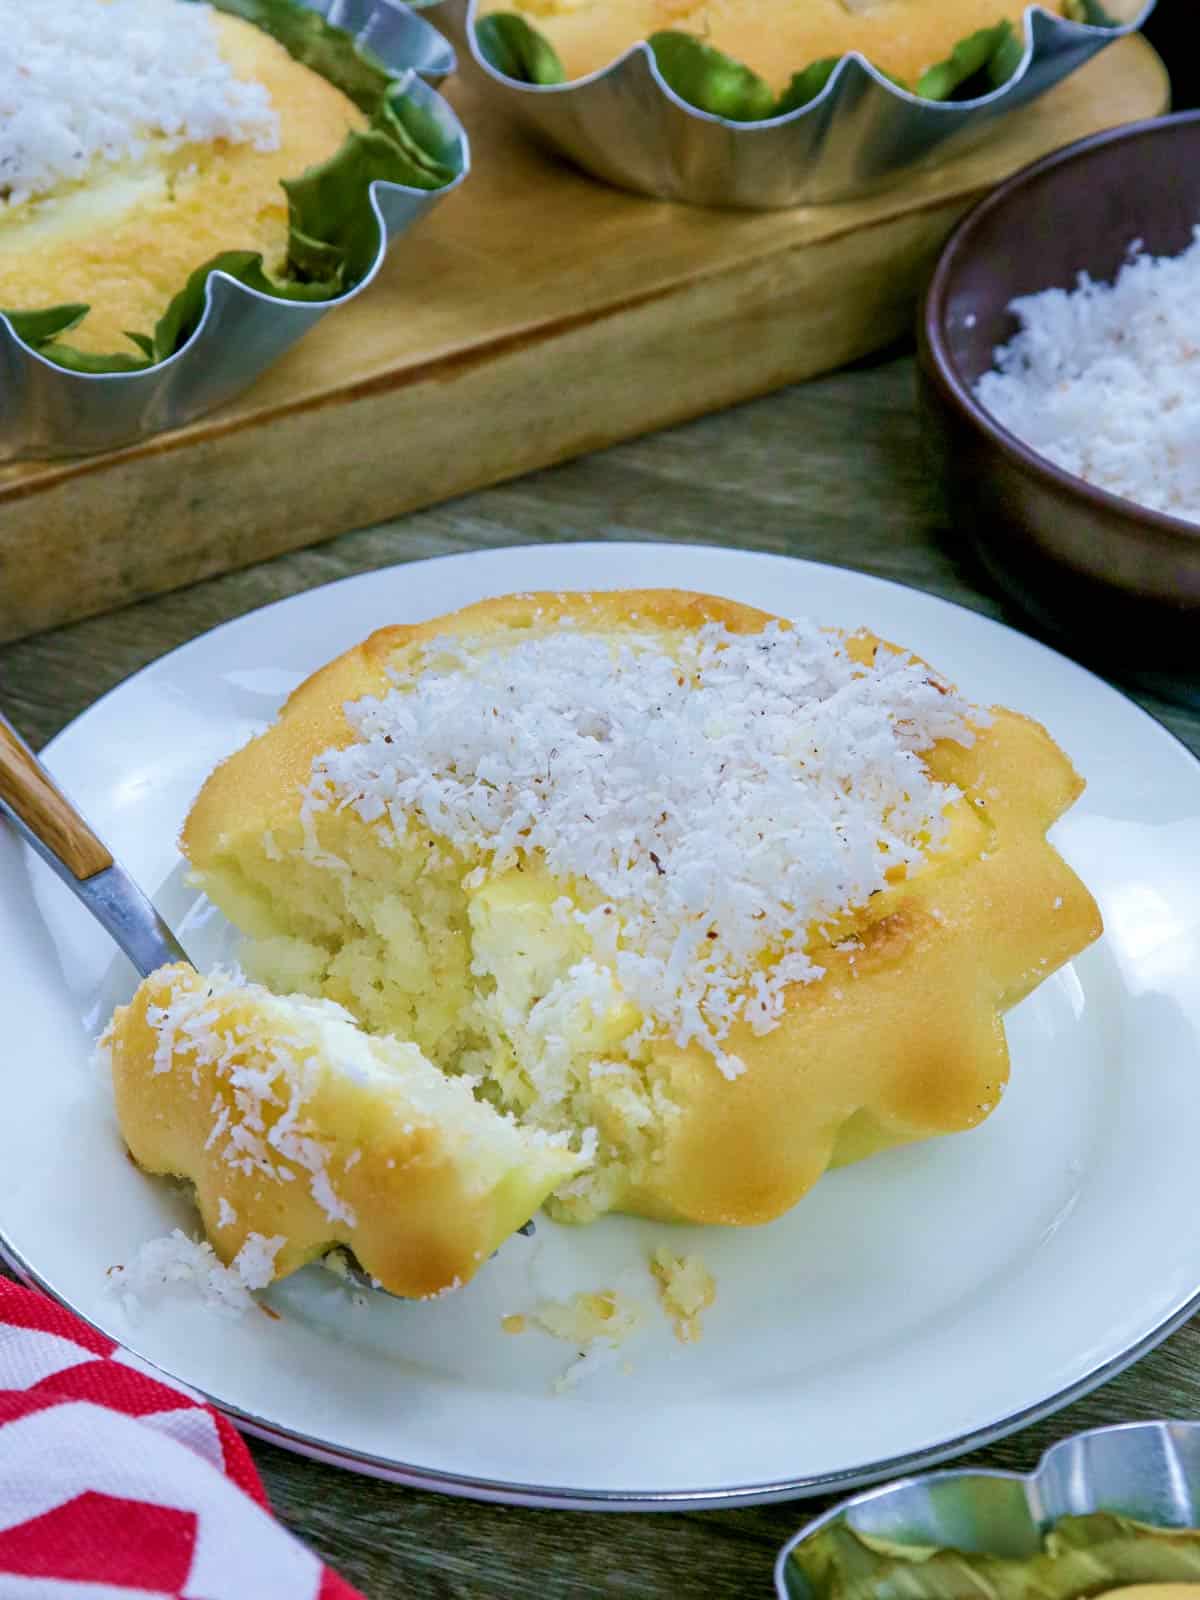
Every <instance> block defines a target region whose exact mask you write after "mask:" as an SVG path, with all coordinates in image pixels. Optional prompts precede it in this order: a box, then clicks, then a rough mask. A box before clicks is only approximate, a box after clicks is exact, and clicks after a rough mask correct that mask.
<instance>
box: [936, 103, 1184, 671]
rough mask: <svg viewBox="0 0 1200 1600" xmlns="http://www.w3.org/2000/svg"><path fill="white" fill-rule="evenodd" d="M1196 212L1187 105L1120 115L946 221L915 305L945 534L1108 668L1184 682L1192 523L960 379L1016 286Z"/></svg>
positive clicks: (1097, 258)
mask: <svg viewBox="0 0 1200 1600" xmlns="http://www.w3.org/2000/svg"><path fill="white" fill-rule="evenodd" d="M1197 223H1200V112H1187V113H1185V114H1182V115H1177V116H1172V117H1159V118H1156V119H1155V120H1154V121H1152V122H1140V123H1133V124H1131V125H1129V126H1128V127H1124V128H1119V129H1117V130H1115V131H1114V132H1111V133H1103V134H1099V135H1097V136H1095V137H1093V138H1090V139H1084V140H1082V141H1081V142H1080V143H1078V144H1074V145H1069V146H1068V147H1067V148H1066V149H1065V150H1060V151H1058V152H1057V153H1055V154H1054V155H1051V156H1048V157H1046V158H1045V159H1044V160H1042V161H1038V162H1036V163H1035V164H1034V165H1033V166H1031V167H1026V168H1025V170H1024V171H1023V172H1019V173H1018V174H1017V175H1016V176H1015V177H1013V178H1010V179H1009V180H1008V182H1007V183H1004V184H1002V185H1001V186H1000V188H998V189H996V190H994V191H993V192H992V193H991V194H990V195H988V197H987V198H986V199H985V200H983V201H982V202H981V203H980V204H979V205H978V206H976V207H975V209H974V210H973V211H971V212H970V213H969V215H968V216H967V217H966V218H964V220H963V221H962V222H961V223H960V224H959V225H958V227H957V228H956V229H955V231H954V233H953V234H952V235H951V236H950V239H949V241H948V242H947V244H946V246H945V248H944V250H943V251H942V254H941V257H940V258H939V260H938V264H937V267H936V268H935V270H934V274H933V278H932V281H931V282H930V285H929V288H928V290H927V292H926V296H925V300H924V304H923V306H922V311H921V317H920V325H919V329H918V338H919V343H920V371H921V399H922V403H923V408H924V412H925V417H926V431H927V433H928V435H929V438H930V441H931V443H932V444H933V445H934V446H935V448H936V450H937V454H938V457H939V460H940V463H941V468H942V472H943V475H944V479H945V483H946V487H947V492H948V497H949V501H950V506H951V509H952V511H953V513H954V517H955V522H956V537H957V536H960V535H965V536H966V537H967V538H968V539H969V540H971V541H972V542H973V544H974V547H975V549H976V551H977V553H978V555H979V556H980V557H981V558H982V561H983V563H984V565H985V566H986V568H987V570H988V571H989V572H990V574H991V575H992V576H993V577H994V578H995V580H996V581H997V582H998V583H999V584H1000V585H1001V586H1002V587H1003V588H1004V589H1005V590H1007V592H1008V593H1009V594H1010V595H1012V596H1013V597H1014V598H1015V599H1016V600H1017V601H1018V602H1019V604H1020V605H1021V606H1022V607H1024V608H1025V610H1027V611H1028V612H1030V613H1031V614H1032V615H1034V616H1035V617H1036V618H1037V619H1038V621H1039V622H1040V623H1041V624H1042V625H1043V627H1045V628H1048V629H1049V630H1051V631H1052V632H1054V633H1058V634H1065V635H1068V636H1070V637H1073V638H1074V639H1076V640H1077V641H1078V642H1079V643H1080V644H1081V645H1082V646H1083V647H1084V649H1085V650H1086V651H1087V652H1088V653H1089V654H1092V655H1094V656H1096V657H1097V658H1098V659H1099V660H1100V661H1102V662H1103V663H1104V664H1107V665H1110V666H1112V667H1113V668H1114V670H1117V671H1127V672H1133V673H1136V674H1141V675H1145V674H1147V673H1149V674H1165V675H1168V676H1179V677H1181V678H1182V679H1183V680H1184V681H1183V682H1182V683H1181V684H1179V685H1177V686H1176V689H1175V691H1174V692H1175V693H1177V694H1182V696H1183V697H1184V698H1193V697H1194V694H1195V692H1196V691H1200V655H1198V653H1197V643H1198V641H1200V525H1198V524H1195V523H1190V522H1185V521H1183V520H1182V519H1181V518H1179V517H1172V516H1167V515H1165V514H1163V513H1161V512H1157V511H1151V510H1148V509H1147V508H1146V507H1144V506H1139V505H1136V504H1135V503H1134V502H1132V501H1130V500H1124V499H1121V498H1120V497H1119V496H1117V495H1113V494H1109V493H1107V492H1106V491H1105V490H1103V489H1096V488H1093V487H1092V486H1091V485H1090V484H1088V483H1085V482H1084V481H1083V479H1081V478H1077V477H1075V476H1073V475H1072V474H1071V473H1068V472H1064V471H1062V469H1061V468H1059V467H1056V466H1054V465H1053V464H1052V463H1051V462H1049V461H1047V460H1046V459H1045V458H1044V457H1043V456H1040V455H1038V454H1037V453H1036V452H1035V451H1033V450H1031V449H1030V448H1029V446H1028V445H1025V444H1022V443H1021V441H1020V440H1019V439H1017V438H1016V437H1015V436H1014V435H1013V434H1011V433H1009V432H1008V430H1007V429H1006V428H1003V427H1002V426H1001V425H1000V424H999V423H998V422H997V421H995V420H994V419H993V418H992V417H991V416H990V414H989V413H988V412H987V411H985V410H984V409H983V407H982V406H981V405H980V404H979V402H978V401H977V400H976V399H975V398H974V396H973V394H972V392H971V391H972V388H973V387H974V384H975V383H976V381H977V380H978V379H979V378H980V376H981V375H982V374H983V373H984V372H986V371H987V370H988V368H989V367H990V366H991V365H992V357H993V351H994V350H995V348H996V346H997V345H1001V344H1004V343H1006V342H1007V341H1008V340H1009V339H1010V338H1011V337H1012V335H1013V334H1014V333H1015V332H1016V331H1017V322H1016V318H1015V317H1013V316H1012V314H1011V313H1010V312H1009V310H1008V306H1009V304H1010V303H1011V302H1012V300H1013V299H1014V298H1015V297H1017V296H1018V295H1024V294H1031V293H1035V292H1037V291H1038V290H1040V289H1048V288H1053V287H1057V288H1063V289H1069V288H1073V287H1074V284H1075V280H1076V277H1077V275H1078V274H1079V273H1080V272H1081V271H1087V272H1088V273H1090V274H1091V276H1092V277H1093V278H1097V279H1104V280H1109V281H1111V279H1112V278H1113V277H1115V275H1116V273H1117V271H1118V270H1119V269H1120V267H1121V264H1122V262H1123V261H1124V260H1125V257H1126V254H1127V252H1128V249H1129V246H1130V244H1131V243H1132V241H1134V240H1135V239H1141V240H1142V242H1143V244H1144V246H1145V248H1146V249H1147V250H1148V251H1149V252H1151V253H1152V254H1155V255H1176V254H1178V253H1179V252H1180V251H1182V250H1183V249H1185V248H1186V246H1187V245H1188V244H1189V243H1190V242H1191V239H1192V232H1193V229H1194V228H1195V227H1196V225H1197Z"/></svg>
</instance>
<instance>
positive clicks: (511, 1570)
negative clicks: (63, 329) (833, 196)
mask: <svg viewBox="0 0 1200 1600" xmlns="http://www.w3.org/2000/svg"><path fill="white" fill-rule="evenodd" d="M912 385H913V374H912V362H911V360H910V358H909V357H908V355H907V354H904V353H901V354H898V355H895V354H894V355H891V356H888V357H886V358H884V359H881V360H879V361H877V362H874V363H871V364H869V365H865V366H861V367H859V368H856V369H854V370H852V371H847V372H842V373H839V374H836V375H835V376H832V377H828V378H824V379H821V380H819V381H816V382H812V383H808V384H805V385H802V386H799V387H797V388H794V389H790V390H786V391H784V392H782V393H780V394H777V395H774V396H771V397H770V398H768V399H765V400H761V401H757V402H755V403H754V404H751V405H746V406H742V407H740V408H739V409H737V410H734V411H730V412H727V413H724V414H723V415H720V416H716V417H712V418H708V419H706V420H704V421H701V422H697V423H693V424H690V425H689V426H687V427H683V428H677V429H674V430H672V431H671V432H668V433H664V434H659V435H657V436H655V437H652V438H648V439H644V440H639V441H636V442H633V443H630V444H626V445H622V446H620V447H618V448H616V449H613V450H610V451H608V452H606V453H604V454H601V455H595V456H591V457H587V458H585V459H583V460H580V461H576V462H573V463H570V464H568V465H566V466H563V467H558V468H555V469H554V470H552V471H548V472H544V473H540V474H538V475H537V476H534V477H530V478H525V479H522V480H520V481H518V482H516V483H512V484H507V485H503V486H501V487H499V488H495V489H490V490H487V491H485V492H483V493H480V494H475V495H472V496H470V497H469V498H467V499H464V500H460V501H457V502H454V503H452V504H450V505H445V506H440V507H437V508H435V509H433V510H430V511H426V512H423V513H421V514H420V515H417V516H411V517H408V518H405V519H404V520H403V521H400V522H395V523H388V524H385V525H383V526H381V527H377V528H370V529H365V530H363V531H361V532H357V533H351V534H347V535H345V536H344V537H343V538H340V539H338V540H335V541H334V542H333V543H331V544H327V545H324V546H322V547H320V548H318V549H315V550H309V551H305V552H301V553H300V554H297V555H291V556H286V557H284V558H282V559H281V560H278V561H274V562H270V563H267V564H265V565H262V566H258V567H253V568H251V569H249V570H247V571H245V572H240V573H235V574H232V575H230V576H228V577H224V578H219V579H216V580H214V581H212V582H209V583H204V584H200V585H198V586H197V587H195V588H192V589H187V590H183V591H181V592H179V593H177V594H173V595H168V596H166V597H165V598H161V599H156V600H152V601H148V602H146V603H145V604H143V605H138V606H133V607H131V608H129V609H128V610H125V611H121V612H117V613H115V614H113V615H110V616H107V617H100V618H96V619H94V620H92V621H88V622H84V623H80V624H77V625H76V626H74V627H70V628H64V629H61V630H59V631H57V632H54V633H49V634H44V635H42V636H40V637H37V638H33V639H28V640H25V641H22V642H20V643H18V644H14V645H9V646H7V647H5V648H3V649H0V704H2V705H3V706H4V707H5V709H6V711H7V712H8V713H9V715H10V716H11V717H12V719H13V720H14V721H15V722H16V723H17V724H18V726H19V727H20V728H21V729H22V730H23V731H24V732H25V733H26V734H27V736H28V737H29V738H30V739H31V740H32V741H33V742H34V743H35V744H38V745H40V744H42V743H44V742H45V741H46V740H47V739H49V738H50V737H51V736H52V735H53V734H55V733H56V732H57V731H58V729H59V728H61V727H62V726H63V725H64V724H65V723H66V722H68V721H70V719H71V718H72V717H74V716H76V715H77V714H78V713H79V712H81V711H82V710H83V709H84V708H85V707H86V706H87V705H89V704H90V703H91V702H92V701H93V700H95V699H96V698H97V697H98V696H99V695H101V694H103V693H104V692H105V691H106V690H108V689H111V688H112V687H113V686H114V685H115V684H117V683H120V682H121V680H122V679H123V678H125V677H127V676H128V675H129V674H130V673H132V672H136V671H137V670H138V669H139V668H140V667H143V666H145V665H146V663H147V662H150V661H152V660H154V658H155V657H156V656H159V655H161V654H162V653H163V652H164V651H166V650H170V649H172V648H173V647H174V646H176V645H179V644H182V643H184V642H185V641H186V640H188V639H191V638H193V637H194V636H195V635H196V634H198V633H200V632H202V631H203V630H204V629H206V628H209V627H212V626H213V625H214V624H215V623H219V622H223V621H225V620H226V619H227V618H230V617H235V616H239V615H241V614H242V613H243V612H246V611H249V610H251V609H252V608H253V607H255V606H259V605H263V604H265V603H266V602H268V601H272V600H278V599H281V598H283V597H284V596H286V595H291V594H296V593H299V592H300V591H301V590H304V589H309V588H312V587H313V586H314V585H317V584H321V583H326V582H328V581H329V580H331V579H334V578H341V577H346V576H348V575H349V574H352V573H359V572H367V571H370V570H371V569H372V568H376V567H382V566H387V565H391V564H392V563H395V562H403V561H413V560H419V559H420V558H422V557H425V556H439V555H447V554H451V553H454V552H456V551H465V550H478V549H483V548H491V547H497V546H503V545H511V544H526V543H535V542H538V541H547V540H572V539H578V540H585V539H587V540H590V539H596V538H611V539H646V540H655V539H660V540H677V541H680V542H684V543H715V544H723V545H732V546H737V547H739V548H742V549H746V550H767V551H771V552H775V553H779V554H790V555H797V556H807V557H810V558H813V559H816V560H819V561H829V562H835V563H838V564H840V565H844V566H849V567H855V568H858V569H860V570H862V571H864V572H871V573H875V574H877V575H878V576H880V577H884V578H892V579H896V580H898V581H900V582H902V583H908V584H912V585H914V586H915V587H917V588H921V589H927V590H929V591H930V592H932V593H934V594H938V595H942V596H944V597H945V598H946V599H949V600H954V601H957V602H959V603H960V604H962V605H966V606H969V607H971V608H973V609H975V610H977V611H982V612H985V613H987V614H988V615H991V616H1001V617H1006V616H1009V619H1010V620H1014V619H1012V618H1011V617H1010V614H1009V613H1008V612H1007V611H1006V609H1005V607H1004V606H1003V605H1002V603H1001V602H1000V601H999V600H998V599H997V598H996V597H995V596H994V595H993V594H992V593H990V592H989V591H987V590H986V589H985V588H984V587H983V586H982V584H981V580H980V579H979V578H978V577H977V575H976V574H975V572H974V571H973V569H972V567H971V564H970V562H969V560H968V558H967V555H966V552H965V550H964V549H963V548H962V546H961V543H960V541H959V539H958V538H957V536H956V535H955V532H954V530H953V529H952V528H951V527H950V526H949V525H948V520H947V516H946V512H945V508H944V506H943V504H942V501H941V498H940V495H939V492H938V489H937V486H936V484H935V483H933V482H932V481H931V480H930V477H929V474H928V472H927V469H926V466H925V461H924V457H923V453H922V449H921V443H920V439H919V437H918V429H917V422H916V417H915V414H914V409H913V404H912ZM1144 703H1146V704H1147V705H1148V706H1149V709H1150V710H1152V711H1153V712H1154V713H1155V714H1156V715H1157V716H1159V717H1160V718H1161V719H1162V721H1164V722H1165V723H1166V724H1167V726H1168V727H1170V728H1171V729H1172V730H1173V731H1174V732H1175V733H1177V734H1178V735H1179V736H1180V737H1181V738H1182V739H1184V740H1185V741H1186V742H1187V743H1188V744H1189V745H1190V746H1191V748H1192V749H1193V750H1195V751H1198V752H1200V715H1198V714H1196V713H1193V712H1187V711H1182V710H1178V709H1173V708H1170V707H1167V706H1164V705H1162V704H1160V703H1157V702H1152V701H1149V700H1146V701H1145V702H1144ZM1163 1416H1177V1417H1200V1319H1197V1321H1196V1322H1193V1323H1192V1324H1190V1325H1188V1326H1187V1327H1184V1328H1182V1329H1181V1330H1179V1331H1178V1332H1177V1333H1175V1335H1174V1336H1173V1337H1172V1338H1171V1339H1169V1340H1168V1341H1167V1342H1166V1343H1165V1344H1164V1345H1162V1346H1161V1347H1160V1348H1159V1349H1158V1350H1156V1351H1154V1352H1153V1353H1152V1354H1150V1355H1148V1356H1147V1357H1145V1358H1144V1359H1143V1360H1142V1361H1141V1362H1139V1363H1138V1364H1137V1365H1136V1366H1135V1367H1133V1368H1132V1369H1130V1370H1129V1371H1128V1372H1126V1373H1124V1374H1123V1375H1121V1376H1120V1377H1118V1378H1115V1379H1114V1380H1113V1381H1111V1382H1110V1383H1108V1384H1107V1385H1106V1386H1105V1387H1103V1388H1102V1389H1100V1390H1098V1391H1097V1392H1096V1393H1094V1394H1093V1395H1091V1396H1090V1397H1088V1398H1087V1399H1084V1400H1081V1401H1079V1402H1078V1403H1077V1404H1075V1405H1073V1406H1071V1407H1070V1408H1069V1409H1067V1410H1066V1411H1063V1412H1061V1413H1059V1414H1058V1415H1057V1416H1055V1417H1052V1418H1050V1419H1049V1420H1046V1421H1043V1422H1040V1423H1038V1424H1037V1425H1035V1426H1033V1427H1030V1428H1026V1429H1025V1430H1023V1431H1022V1432H1019V1433H1017V1434H1015V1435H1014V1436H1012V1437H1011V1438H1009V1439H1008V1440H1006V1441H1004V1442H1002V1443H1000V1444H997V1445H995V1446H993V1447H991V1448H990V1449H987V1450H984V1451H981V1452H980V1453H979V1454H978V1455H977V1456H975V1457H972V1458H971V1459H972V1460H976V1461H981V1462H986V1463H989V1464H992V1465H998V1466H1004V1467H1011V1468H1019V1469H1026V1468H1029V1467H1031V1466H1032V1465H1033V1463H1034V1462H1035V1461H1036V1459H1037V1457H1038V1455H1039V1454H1040V1452H1041V1451H1042V1450H1044V1449H1045V1448H1046V1447H1047V1446H1048V1445H1049V1444H1051V1443H1053V1442H1054V1441H1055V1440H1056V1439H1059V1438H1062V1437H1063V1436H1064V1435H1065V1434H1068V1433H1071V1432H1074V1431H1076V1430H1078V1429H1080V1428H1085V1427H1090V1426H1095V1425H1097V1424H1101V1423H1109V1422H1119V1421H1126V1420H1130V1419H1134V1418H1144V1417H1163ZM252 1449H253V1451H254V1455H255V1457H256V1459H257V1461H258V1463H259V1466H260V1467H261V1469H262V1472H263V1476H264V1478H265V1480H266V1484H267V1488H268V1491H269V1493H270V1495H271V1498H272V1500H273V1502H274V1504H275V1507H276V1509H277V1510H278V1512H279V1514H280V1516H281V1517H282V1518H283V1520H284V1521H285V1522H286V1523H287V1524H288V1525H289V1526H290V1527H291V1528H293V1529H294V1530H295V1531H296V1532H297V1533H298V1534H299V1535H300V1536H301V1537H303V1538H304V1539H306V1540H308V1541H309V1542H310V1543H311V1544H312V1545H313V1546H314V1547H315V1548H316V1549H317V1550H318V1551H319V1552H320V1553H321V1554H322V1555H323V1556H325V1557H326V1558H327V1559H328V1560H329V1561H330V1562H332V1563H333V1564H334V1565H336V1566H337V1567H338V1568H339V1569H340V1571H341V1572H342V1573H343V1574H344V1575H345V1576H346V1577H347V1578H349V1579H350V1580H351V1581H352V1582H354V1583H356V1584H358V1585H359V1586H360V1587H361V1589H362V1590H363V1592H364V1593H365V1594H366V1595H367V1596H369V1597H370V1600H401V1597H403V1600H410V1597H413V1600H415V1597H424V1596H439V1597H441V1596H444V1597H449V1596H454V1597H470V1600H501V1597H510V1596H514V1595H530V1596H536V1597H539V1600H564V1597H568V1596H569V1597H575V1596H580V1597H589V1596H597V1597H601V1596H613V1597H622V1600H630V1597H646V1600H651V1597H653V1600H676V1597H678V1600H683V1597H686V1596H693V1595H694V1596H703V1597H705V1600H733V1597H735V1596H765V1595H769V1594H770V1593H771V1567H772V1563H773V1561H774V1557H775V1554H776V1551H777V1550H778V1548H779V1546H780V1545H781V1544H782V1543H783V1541H784V1540H785V1539H786V1538H787V1537H788V1536H789V1535H790V1534H791V1533H792V1532H794V1531H795V1529H796V1528H798V1527H799V1526H800V1525H801V1524H802V1523H804V1522H805V1521H806V1520H807V1519H808V1518H810V1517H812V1516H813V1515H814V1514H815V1513H816V1512H817V1511H818V1510H819V1509H821V1507H822V1504H823V1503H822V1502H817V1501H795V1502H792V1503H790V1504H784V1505H776V1506H770V1507H763V1508H758V1509H747V1510H740V1511H727V1512H697V1513H694V1514H687V1513H684V1514H669V1515H653V1516H637V1515H623V1516H614V1515H590V1514H581V1513H568V1512H553V1511H527V1510H521V1509H506V1508H503V1507H498V1506H487V1505H476V1504H473V1503H471V1502H468V1501H461V1500H451V1499H447V1498H442V1497H441V1496H438V1495H433V1494H425V1493H412V1492H409V1491H407V1490H404V1489H400V1488H396V1487H394V1486H391V1485H388V1484H384V1483H378V1482H374V1481H372V1480H370V1479H366V1478H358V1477H353V1476H350V1475H349V1474H345V1473H340V1472H337V1471H335V1470H333V1469H332V1468H329V1467H324V1466H319V1465H317V1464H315V1463H313V1462H310V1461H305V1460H303V1459H301V1458H300V1457H298V1456H292V1455H289V1454H287V1453H286V1452H284V1451H282V1450H277V1449H274V1448H270V1447H267V1446H263V1445H258V1444H254V1445H252ZM247 1600H255V1597H252V1596H247Z"/></svg>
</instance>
